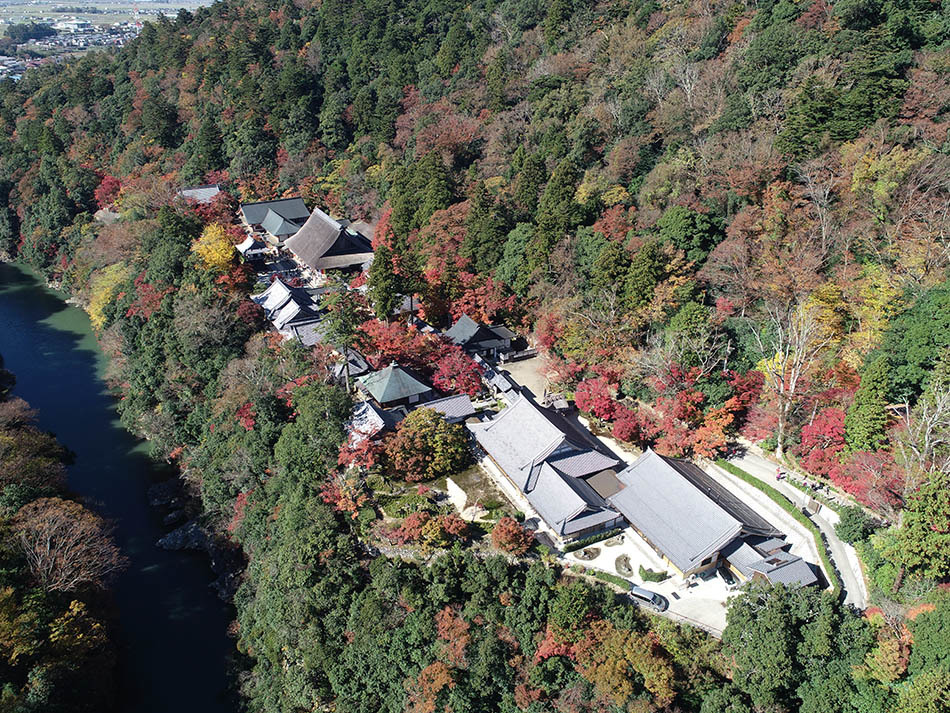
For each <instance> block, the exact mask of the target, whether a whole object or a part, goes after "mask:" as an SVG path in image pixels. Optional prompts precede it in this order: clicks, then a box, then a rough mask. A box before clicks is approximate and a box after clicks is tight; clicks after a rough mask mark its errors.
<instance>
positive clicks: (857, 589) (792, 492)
mask: <svg viewBox="0 0 950 713" xmlns="http://www.w3.org/2000/svg"><path fill="white" fill-rule="evenodd" d="M729 462H730V463H732V464H733V465H735V466H737V467H738V468H742V470H744V471H745V472H746V473H748V474H749V475H751V476H753V477H755V478H758V479H759V480H761V481H762V482H763V483H765V484H767V485H769V486H771V487H773V488H775V489H776V490H778V491H779V492H780V493H782V495H784V496H785V497H787V498H788V499H789V500H791V501H792V502H793V503H795V504H796V505H798V506H801V505H802V504H803V500H804V498H805V494H804V493H803V492H802V491H801V490H799V489H798V488H796V487H794V486H793V485H789V484H788V483H787V482H785V481H784V480H780V481H776V480H775V469H776V468H777V467H778V464H777V463H775V462H774V461H771V460H769V459H768V458H766V457H764V456H763V455H760V454H758V453H755V452H753V451H752V450H750V449H747V450H746V452H745V453H744V454H743V455H741V456H734V457H732V458H730V459H729ZM782 470H784V471H786V472H787V471H788V469H787V468H785V467H784V466H783V468H782ZM798 477H799V478H800V479H801V480H804V479H805V477H804V476H803V475H801V474H800V473H799V474H798ZM809 517H810V519H811V521H812V522H813V523H815V526H816V527H817V528H818V529H819V530H821V532H822V533H823V534H824V536H825V539H826V540H827V542H828V549H829V552H830V554H831V559H832V561H833V562H834V565H835V568H836V569H837V570H838V573H839V574H840V575H841V582H842V585H843V586H844V591H845V599H844V601H845V604H853V605H854V606H855V607H857V608H858V609H865V608H866V607H867V605H868V591H867V585H866V584H865V581H864V575H863V574H862V572H861V561H860V560H859V559H858V553H857V552H856V551H855V549H854V547H852V546H851V545H849V544H848V543H846V542H844V541H843V540H842V539H841V538H840V537H838V534H837V533H836V532H835V527H834V524H835V523H836V522H837V521H838V514H837V513H836V512H834V511H833V510H831V509H830V508H828V507H827V506H825V505H822V506H821V509H820V510H819V511H818V512H817V513H816V514H814V515H810V516H809ZM817 544H818V545H819V546H820V544H821V543H817Z"/></svg>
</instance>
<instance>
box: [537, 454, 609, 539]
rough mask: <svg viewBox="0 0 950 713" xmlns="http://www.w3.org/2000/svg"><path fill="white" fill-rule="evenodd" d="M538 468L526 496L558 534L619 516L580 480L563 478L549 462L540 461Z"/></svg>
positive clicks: (596, 524)
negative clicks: (532, 486) (533, 482)
mask: <svg viewBox="0 0 950 713" xmlns="http://www.w3.org/2000/svg"><path fill="white" fill-rule="evenodd" d="M538 470H539V472H538V477H537V480H536V481H535V486H534V488H532V489H531V490H529V491H528V492H526V493H525V496H526V497H527V498H528V502H529V503H531V505H532V507H534V509H535V510H537V511H538V514H539V515H540V516H541V517H542V518H544V521H545V522H546V523H548V525H549V526H550V527H551V529H552V530H554V531H555V532H556V533H558V534H559V535H561V536H570V535H572V534H574V533H575V532H579V531H581V530H585V529H587V528H589V527H595V526H600V525H605V524H606V523H609V522H611V521H613V520H616V519H617V518H618V517H619V516H618V514H617V513H616V512H615V511H614V510H611V509H610V508H609V507H607V505H606V503H605V502H604V501H603V499H602V498H601V497H600V496H599V495H598V494H597V493H596V492H594V489H593V488H591V487H590V486H589V485H588V484H587V483H585V482H584V481H583V480H575V479H573V478H565V477H564V476H563V475H561V474H560V473H558V472H557V471H556V470H555V469H554V468H552V467H551V466H550V465H549V464H548V463H542V464H541V467H540V468H539V469H538Z"/></svg>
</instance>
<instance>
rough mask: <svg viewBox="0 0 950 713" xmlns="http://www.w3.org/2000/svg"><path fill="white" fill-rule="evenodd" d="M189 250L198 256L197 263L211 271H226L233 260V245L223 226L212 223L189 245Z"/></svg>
mask: <svg viewBox="0 0 950 713" xmlns="http://www.w3.org/2000/svg"><path fill="white" fill-rule="evenodd" d="M191 252H193V253H194V254H195V256H196V257H197V258H198V262H199V264H200V265H201V266H202V267H203V268H204V269H205V270H209V271H211V272H218V273H222V272H227V270H228V268H230V267H231V263H232V262H233V260H234V255H235V253H234V245H233V244H232V243H231V239H230V238H229V237H228V234H227V233H226V232H225V230H224V226H223V225H220V224H218V223H212V224H211V225H209V226H208V227H206V228H205V229H204V230H203V231H202V232H201V236H200V237H199V238H198V239H197V240H196V241H195V242H194V244H193V245H192V246H191Z"/></svg>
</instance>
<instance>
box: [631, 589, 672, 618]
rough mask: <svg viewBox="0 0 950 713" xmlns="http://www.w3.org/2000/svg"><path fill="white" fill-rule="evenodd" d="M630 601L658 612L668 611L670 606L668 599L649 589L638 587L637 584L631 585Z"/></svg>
mask: <svg viewBox="0 0 950 713" xmlns="http://www.w3.org/2000/svg"><path fill="white" fill-rule="evenodd" d="M630 599H631V600H633V601H634V602H635V603H636V604H639V605H640V606H643V607H647V608H649V609H652V610H653V611H657V612H661V611H666V608H667V607H668V606H669V605H670V603H669V602H668V601H666V597H662V596H660V595H659V594H657V593H656V592H651V591H650V590H649V589H644V588H643V587H638V586H637V585H636V584H632V585H630Z"/></svg>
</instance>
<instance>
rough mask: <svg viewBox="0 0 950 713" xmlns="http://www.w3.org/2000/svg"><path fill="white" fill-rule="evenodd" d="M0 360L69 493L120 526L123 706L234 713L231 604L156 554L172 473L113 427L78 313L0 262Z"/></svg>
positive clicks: (134, 712) (192, 572)
mask: <svg viewBox="0 0 950 713" xmlns="http://www.w3.org/2000/svg"><path fill="white" fill-rule="evenodd" d="M0 354H2V355H3V358H4V360H5V362H6V368H8V369H9V370H10V371H12V372H13V373H14V374H15V375H16V379H17V384H16V388H15V390H14V393H15V394H17V395H18V396H20V397H22V398H23V399H26V400H27V401H28V402H29V403H30V404H31V405H32V406H33V407H34V408H37V409H39V412H40V426H41V427H42V428H44V429H46V430H49V431H52V432H53V433H55V434H56V436H57V438H58V439H59V440H60V442H61V443H62V444H63V445H65V446H66V447H67V448H69V449H70V450H71V451H73V452H74V453H75V454H76V461H75V464H74V465H72V466H70V468H69V486H70V488H71V489H72V490H73V491H74V492H76V493H78V494H79V495H81V496H82V497H83V498H85V499H86V500H87V501H88V502H89V503H91V504H94V506H95V507H96V508H97V509H98V510H99V512H100V513H102V514H103V515H105V516H106V517H109V518H111V519H113V520H115V521H116V524H117V526H116V539H117V540H118V543H119V545H120V546H121V547H122V549H123V551H124V552H125V554H126V555H127V556H128V557H129V559H130V562H131V564H130V566H129V568H128V570H127V571H126V572H124V573H123V574H122V575H121V576H120V577H119V579H118V581H117V582H116V584H115V587H114V598H115V602H116V608H117V610H118V631H117V632H116V638H117V643H118V645H119V650H120V656H119V660H120V663H119V666H120V669H119V681H120V703H121V704H120V707H119V710H120V711H122V712H123V713H152V712H154V713H191V712H192V711H194V712H195V713H217V712H218V711H221V712H222V713H223V712H224V711H232V712H233V711H234V710H236V705H235V703H234V700H233V698H232V697H231V696H230V695H229V693H228V681H229V678H228V671H227V658H228V654H229V652H230V651H233V648H234V647H233V644H232V642H231V641H230V640H229V639H228V638H227V635H226V630H227V626H228V623H229V621H230V619H231V611H230V608H229V607H228V606H227V605H226V604H224V603H223V602H221V601H220V600H219V599H217V597H216V596H215V595H214V593H213V592H212V591H211V590H210V589H209V588H208V585H209V583H210V582H211V581H212V579H213V575H212V573H211V570H210V568H209V567H208V564H207V561H206V560H205V559H204V558H203V557H202V556H199V555H197V554H190V553H181V552H166V551H164V550H160V549H158V548H157V547H155V541H156V540H158V538H160V537H161V536H162V535H163V534H165V532H166V531H167V528H165V527H163V525H162V522H161V515H160V513H157V512H155V511H153V510H152V509H151V508H150V507H149V505H148V501H147V497H146V493H147V491H148V488H149V486H150V485H151V484H152V483H154V482H156V481H157V480H160V479H164V478H167V477H168V476H169V475H170V473H169V472H167V471H165V470H163V469H161V468H159V467H157V466H156V465H154V464H153V463H152V462H151V461H150V460H149V458H148V456H147V455H146V450H145V446H144V445H143V443H142V442H141V441H139V440H138V439H136V438H134V437H133V436H132V435H131V434H129V433H128V432H127V431H125V430H124V429H123V428H122V426H121V425H120V424H119V421H118V416H117V414H116V410H115V403H114V400H113V398H112V397H111V396H110V394H109V393H108V391H107V390H106V386H105V383H104V382H103V370H104V367H105V357H104V356H103V354H102V352H101V351H100V350H99V349H98V346H97V345H96V341H95V339H94V337H93V334H92V328H91V326H90V324H89V320H88V319H87V317H86V313H85V312H83V311H82V310H81V309H79V308H77V307H73V306H70V305H67V304H66V303H65V302H64V300H63V297H62V295H60V294H59V293H57V292H54V291H52V290H49V289H47V288H46V287H44V286H43V284H42V283H41V282H39V281H38V280H37V279H35V278H34V277H33V276H32V275H30V274H28V273H26V272H24V271H22V270H20V269H19V268H17V267H14V266H12V265H8V264H2V263H0Z"/></svg>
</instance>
